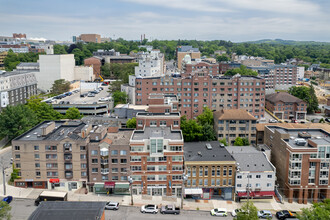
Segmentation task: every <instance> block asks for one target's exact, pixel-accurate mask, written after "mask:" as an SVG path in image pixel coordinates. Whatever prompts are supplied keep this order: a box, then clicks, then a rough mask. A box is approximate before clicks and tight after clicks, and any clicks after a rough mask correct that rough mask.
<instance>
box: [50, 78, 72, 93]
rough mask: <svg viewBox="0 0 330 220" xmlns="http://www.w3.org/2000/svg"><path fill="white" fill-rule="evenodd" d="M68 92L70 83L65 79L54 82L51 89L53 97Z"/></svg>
mask: <svg viewBox="0 0 330 220" xmlns="http://www.w3.org/2000/svg"><path fill="white" fill-rule="evenodd" d="M69 90H70V82H69V81H66V80H65V79H58V80H55V81H54V83H53V86H52V88H51V93H52V94H54V95H59V94H62V93H65V92H68V91H69Z"/></svg>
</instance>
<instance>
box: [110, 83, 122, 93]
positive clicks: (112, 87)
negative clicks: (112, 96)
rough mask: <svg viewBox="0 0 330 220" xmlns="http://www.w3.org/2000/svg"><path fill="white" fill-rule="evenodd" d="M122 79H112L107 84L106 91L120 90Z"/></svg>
mask: <svg viewBox="0 0 330 220" xmlns="http://www.w3.org/2000/svg"><path fill="white" fill-rule="evenodd" d="M122 84H123V83H122V81H119V80H117V81H113V82H111V83H110V84H109V89H108V92H109V93H114V92H116V91H120V90H121V85H122Z"/></svg>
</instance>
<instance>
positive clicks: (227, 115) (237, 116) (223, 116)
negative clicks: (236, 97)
mask: <svg viewBox="0 0 330 220" xmlns="http://www.w3.org/2000/svg"><path fill="white" fill-rule="evenodd" d="M213 115H214V119H216V120H257V119H256V118H255V117H254V116H253V115H251V114H250V113H249V112H247V111H246V110H245V109H223V110H221V111H217V112H214V113H213Z"/></svg>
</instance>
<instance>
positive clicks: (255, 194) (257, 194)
mask: <svg viewBox="0 0 330 220" xmlns="http://www.w3.org/2000/svg"><path fill="white" fill-rule="evenodd" d="M236 195H237V198H238V200H241V199H247V198H248V197H249V199H272V198H273V197H274V196H275V192H274V191H252V192H249V194H248V193H247V192H237V194H236Z"/></svg>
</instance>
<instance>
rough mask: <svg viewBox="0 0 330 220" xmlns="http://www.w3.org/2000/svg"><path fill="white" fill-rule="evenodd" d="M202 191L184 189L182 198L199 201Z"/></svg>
mask: <svg viewBox="0 0 330 220" xmlns="http://www.w3.org/2000/svg"><path fill="white" fill-rule="evenodd" d="M202 194H203V190H202V189H201V188H186V189H184V196H185V198H187V199H201V198H202Z"/></svg>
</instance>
